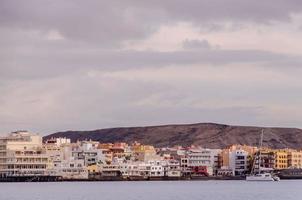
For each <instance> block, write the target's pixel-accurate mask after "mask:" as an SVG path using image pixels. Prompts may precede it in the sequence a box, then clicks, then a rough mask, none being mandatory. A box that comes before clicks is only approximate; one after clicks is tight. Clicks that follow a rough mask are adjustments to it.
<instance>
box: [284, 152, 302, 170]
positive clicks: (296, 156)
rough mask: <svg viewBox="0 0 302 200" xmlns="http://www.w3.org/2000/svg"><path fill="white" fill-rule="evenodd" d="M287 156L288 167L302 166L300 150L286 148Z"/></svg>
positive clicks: (299, 167) (297, 167) (298, 167)
mask: <svg viewBox="0 0 302 200" xmlns="http://www.w3.org/2000/svg"><path fill="white" fill-rule="evenodd" d="M287 156H288V157H287V158H288V167H289V168H296V169H301V168H302V151H296V150H288V155H287Z"/></svg>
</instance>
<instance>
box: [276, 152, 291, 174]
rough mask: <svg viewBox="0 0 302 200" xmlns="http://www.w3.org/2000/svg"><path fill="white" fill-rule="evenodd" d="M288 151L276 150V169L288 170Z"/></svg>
mask: <svg viewBox="0 0 302 200" xmlns="http://www.w3.org/2000/svg"><path fill="white" fill-rule="evenodd" d="M287 154H288V153H287V150H275V151H274V155H275V169H287V168H288V159H287Z"/></svg>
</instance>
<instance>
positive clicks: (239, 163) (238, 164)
mask: <svg viewBox="0 0 302 200" xmlns="http://www.w3.org/2000/svg"><path fill="white" fill-rule="evenodd" d="M229 168H230V169H232V170H234V172H235V175H244V174H246V173H247V172H249V170H250V156H249V154H248V152H246V151H245V150H232V151H230V152H229Z"/></svg>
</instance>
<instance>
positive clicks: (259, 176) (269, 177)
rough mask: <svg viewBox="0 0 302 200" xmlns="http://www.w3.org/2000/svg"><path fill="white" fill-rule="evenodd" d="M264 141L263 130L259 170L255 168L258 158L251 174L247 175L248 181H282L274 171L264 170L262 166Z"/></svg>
mask: <svg viewBox="0 0 302 200" xmlns="http://www.w3.org/2000/svg"><path fill="white" fill-rule="evenodd" d="M262 141H263V130H262V132H261V138H260V148H259V155H258V169H257V172H256V170H255V165H256V158H255V160H254V163H253V167H252V170H251V174H250V175H247V176H246V180H247V181H280V178H279V177H278V176H276V175H273V174H272V173H268V172H263V171H262V168H261V149H262Z"/></svg>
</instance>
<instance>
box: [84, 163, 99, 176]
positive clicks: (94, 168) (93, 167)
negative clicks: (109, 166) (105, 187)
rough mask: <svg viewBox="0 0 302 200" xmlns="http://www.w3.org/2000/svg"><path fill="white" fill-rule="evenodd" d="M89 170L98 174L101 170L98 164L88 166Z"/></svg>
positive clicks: (90, 172)
mask: <svg viewBox="0 0 302 200" xmlns="http://www.w3.org/2000/svg"><path fill="white" fill-rule="evenodd" d="M87 170H88V173H89V174H96V173H99V172H100V170H99V167H98V166H97V165H90V166H87Z"/></svg>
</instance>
